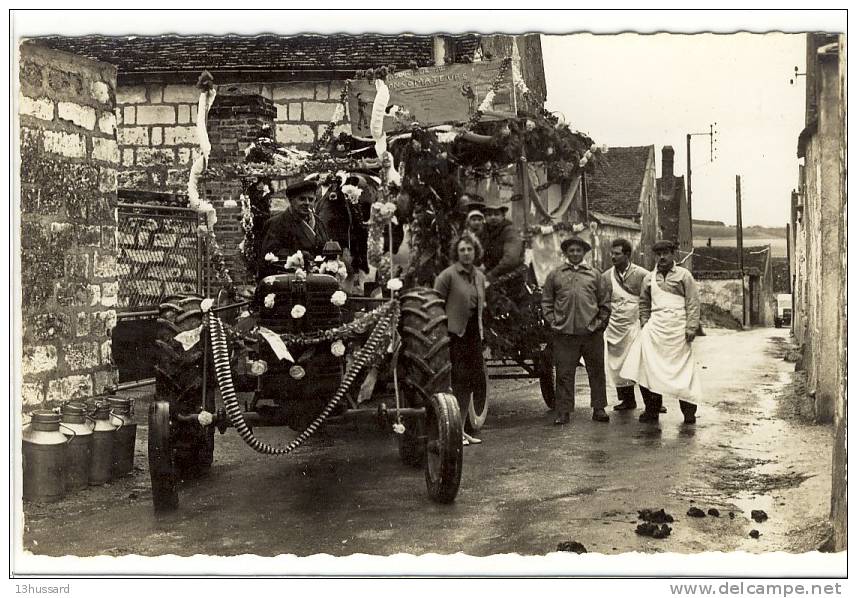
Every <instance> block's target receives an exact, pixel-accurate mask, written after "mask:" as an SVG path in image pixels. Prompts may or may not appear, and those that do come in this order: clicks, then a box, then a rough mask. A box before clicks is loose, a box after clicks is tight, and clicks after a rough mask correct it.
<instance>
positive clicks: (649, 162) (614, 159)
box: [586, 145, 659, 268]
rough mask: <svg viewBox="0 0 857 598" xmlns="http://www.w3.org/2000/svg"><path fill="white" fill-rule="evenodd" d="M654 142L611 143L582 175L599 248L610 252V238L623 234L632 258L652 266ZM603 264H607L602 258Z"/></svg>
mask: <svg viewBox="0 0 857 598" xmlns="http://www.w3.org/2000/svg"><path fill="white" fill-rule="evenodd" d="M655 179H656V174H655V146H654V145H646V146H640V147H611V148H610V150H609V152H608V153H607V154H606V155H605V156H603V159H602V161H601V165H600V166H599V167H598V168H597V169H596V170H595V172H594V173H593V174H592V175H588V176H587V179H586V201H587V206H588V211H589V217H590V220H592V221H594V222H596V223H597V224H598V226H599V230H600V231H601V233H602V234H601V235H600V241H601V244H602V245H603V247H601V248H599V249H600V251H601V253H602V254H603V255H604V256H605V257H606V256H609V255H610V242H612V241H613V239H615V238H618V237H624V238H626V239H628V240H629V241H631V243H632V245H633V246H634V254H633V256H632V260H633V261H634V262H635V263H637V264H640V265H642V266H644V267H646V268H651V267H653V266H654V259H653V257H652V256H651V252H650V251H649V247H651V245H652V243H654V242H655V241H656V240H657V239H658V238H659V236H658V205H657V192H656V188H655ZM605 267H608V268H609V267H610V262H609V260H606V264H605Z"/></svg>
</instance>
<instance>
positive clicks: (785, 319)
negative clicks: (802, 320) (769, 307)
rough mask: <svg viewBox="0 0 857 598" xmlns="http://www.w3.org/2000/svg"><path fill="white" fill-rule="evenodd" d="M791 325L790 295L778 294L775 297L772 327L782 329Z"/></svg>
mask: <svg viewBox="0 0 857 598" xmlns="http://www.w3.org/2000/svg"><path fill="white" fill-rule="evenodd" d="M791 324H792V296H791V293H780V294H778V295H777V311H776V314H774V326H776V327H777V328H782V327H783V326H791Z"/></svg>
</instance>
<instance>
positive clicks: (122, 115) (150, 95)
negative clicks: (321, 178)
mask: <svg viewBox="0 0 857 598" xmlns="http://www.w3.org/2000/svg"><path fill="white" fill-rule="evenodd" d="M342 85H343V82H342V81H321V82H284V83H276V82H275V83H240V84H232V85H229V84H226V85H218V87H217V93H218V98H219V100H218V101H220V100H222V99H224V98H226V97H228V96H232V95H236V96H247V95H258V96H261V97H263V98H266V99H267V100H268V101H269V102H270V107H271V109H272V110H273V112H272V113H271V116H272V122H273V123H274V124H275V131H276V139H277V141H279V142H280V143H283V144H287V145H295V146H297V147H301V148H303V149H307V148H309V147H310V146H311V145H312V143H313V142H315V141H316V140H317V139H318V137H319V136H320V135H321V134H322V133H323V132H324V129H325V127H326V126H327V123H328V122H330V118H331V117H332V116H333V112H334V110H335V109H336V105H337V103H338V102H339V94H340V92H341V91H342ZM198 99H199V90H198V89H197V88H196V86H194V85H190V84H168V83H147V84H137V85H123V86H120V87H119V89H118V90H117V94H116V104H117V106H116V116H117V119H118V122H119V148H120V151H121V156H122V171H121V172H120V174H119V186H120V187H123V188H131V189H144V190H150V191H177V190H184V189H185V188H186V186H187V175H188V171H189V169H190V165H191V164H192V162H193V160H194V159H195V157H196V156H197V155H198V149H197V147H198V145H197V139H196V129H195V123H196V112H197V101H198ZM209 117H210V116H209ZM209 128H211V127H210V124H209ZM339 130H344V131H350V126H349V125H347V124H343V125H340V127H339V128H338V130H337V133H338V132H339ZM213 145H214V146H215V147H216V144H214V143H213ZM240 158H241V159H243V154H241V155H240Z"/></svg>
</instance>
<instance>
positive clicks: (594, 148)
mask: <svg viewBox="0 0 857 598" xmlns="http://www.w3.org/2000/svg"><path fill="white" fill-rule="evenodd" d="M589 151H590V152H597V151H598V144H596V143H593V144H592V145H590V146H589Z"/></svg>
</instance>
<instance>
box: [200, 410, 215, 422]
mask: <svg viewBox="0 0 857 598" xmlns="http://www.w3.org/2000/svg"><path fill="white" fill-rule="evenodd" d="M196 421H198V422H199V425H200V426H210V425H211V424H212V422H214V416H213V415H211V414H210V413H209V412H208V411H204V410H203V411H200V412H199V413H198V414H197V416H196Z"/></svg>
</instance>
